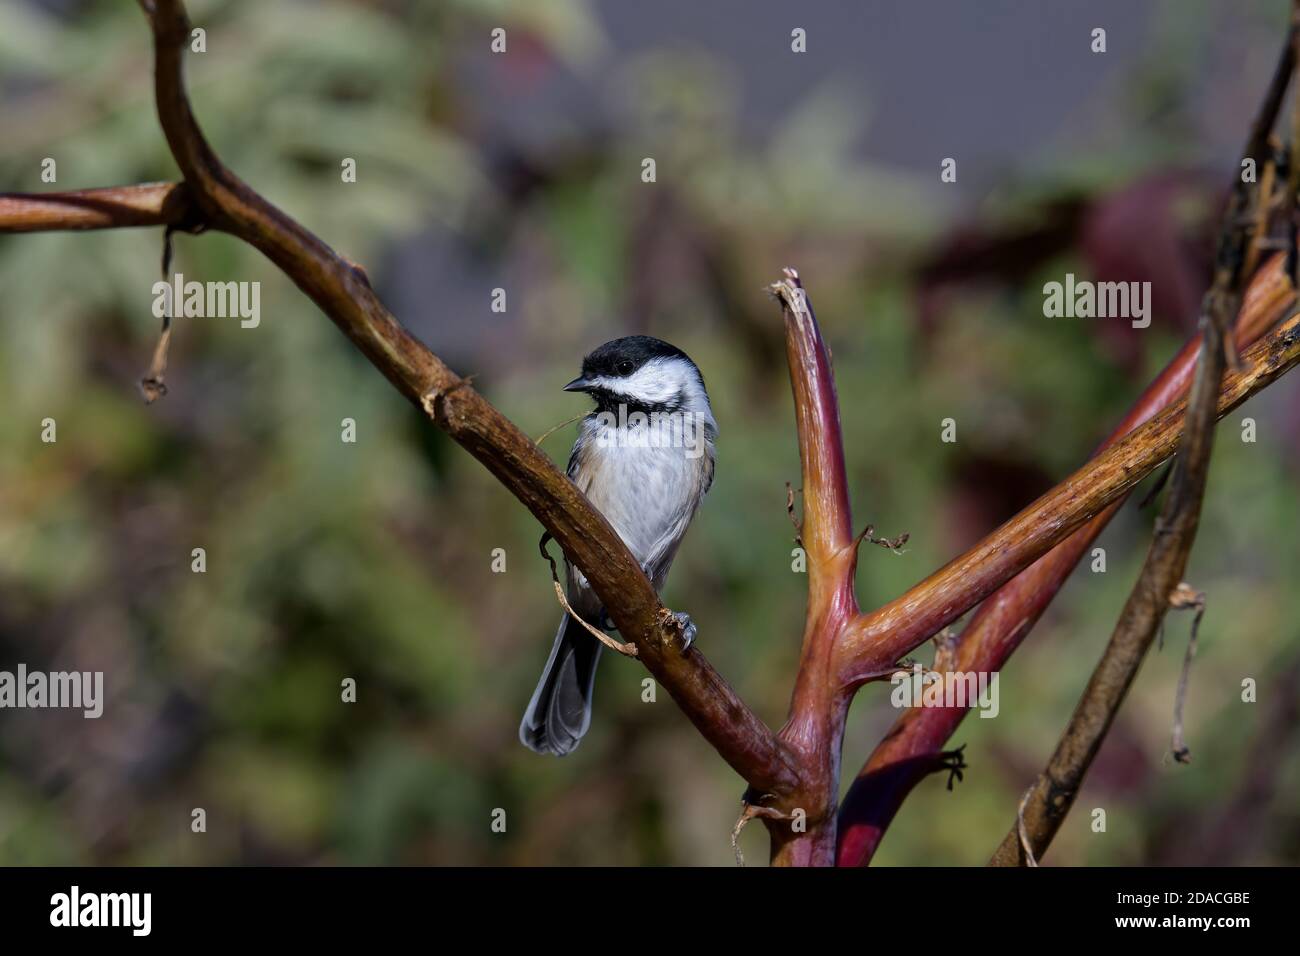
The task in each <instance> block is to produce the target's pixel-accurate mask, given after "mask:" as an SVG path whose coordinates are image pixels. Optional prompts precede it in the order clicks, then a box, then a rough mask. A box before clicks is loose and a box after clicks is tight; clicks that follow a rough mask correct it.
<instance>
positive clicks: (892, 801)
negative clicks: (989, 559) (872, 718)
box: [837, 254, 1295, 866]
mask: <svg viewBox="0 0 1300 956" xmlns="http://www.w3.org/2000/svg"><path fill="white" fill-rule="evenodd" d="M1285 258H1286V257H1285V256H1283V255H1280V254H1279V255H1274V256H1272V257H1271V258H1270V259H1269V260H1268V262H1266V263H1265V265H1264V267H1263V268H1262V269H1261V270H1260V271H1259V273H1258V274H1257V275H1256V276H1255V278H1254V280H1253V281H1252V282H1251V285H1250V289H1249V290H1248V292H1247V294H1246V297H1245V301H1244V304H1243V306H1242V310H1241V314H1240V316H1239V317H1238V319H1237V345H1238V348H1240V349H1244V348H1247V347H1249V346H1250V345H1251V344H1252V343H1253V342H1255V341H1256V340H1257V339H1258V338H1259V337H1260V336H1261V335H1263V334H1264V333H1265V332H1266V331H1267V330H1268V329H1270V328H1272V327H1273V326H1274V325H1275V324H1276V323H1277V322H1278V320H1279V319H1281V318H1282V316H1283V314H1284V313H1285V310H1286V309H1287V307H1288V306H1289V305H1290V304H1291V303H1292V302H1293V301H1294V300H1295V290H1294V289H1293V288H1292V287H1291V283H1290V280H1289V279H1288V278H1287V276H1286V271H1285ZM1200 345H1201V339H1200V336H1199V335H1197V336H1196V337H1195V338H1193V339H1192V340H1191V341H1189V342H1188V343H1187V345H1185V346H1184V347H1183V349H1182V350H1181V351H1180V352H1179V353H1178V355H1176V356H1175V357H1174V359H1173V360H1172V361H1171V362H1170V363H1169V365H1168V366H1166V367H1165V369H1164V371H1163V372H1161V374H1160V375H1159V376H1158V377H1157V378H1156V379H1155V381H1153V382H1152V383H1151V385H1150V386H1149V387H1148V388H1147V389H1146V391H1145V392H1143V394H1142V395H1141V396H1140V397H1139V398H1138V400H1137V402H1135V403H1134V405H1133V408H1132V409H1131V410H1130V412H1129V413H1128V415H1127V416H1126V417H1125V418H1124V420H1123V421H1122V422H1121V423H1120V425H1119V426H1118V427H1117V428H1116V429H1115V431H1114V432H1113V433H1112V434H1111V435H1110V436H1109V437H1108V438H1107V439H1106V440H1105V441H1104V442H1102V444H1101V445H1100V446H1099V447H1098V449H1097V450H1098V451H1100V450H1102V449H1104V448H1107V447H1109V446H1110V445H1113V444H1114V443H1115V442H1116V441H1118V440H1119V439H1120V438H1122V437H1123V436H1124V435H1125V434H1127V433H1128V432H1130V431H1132V430H1133V429H1134V428H1136V427H1137V426H1138V425H1140V424H1142V423H1143V422H1144V421H1146V420H1148V419H1149V418H1150V417H1151V416H1152V415H1154V414H1155V413H1156V412H1158V411H1160V410H1161V409H1163V408H1164V407H1165V406H1167V405H1168V404H1169V403H1170V402H1172V401H1174V400H1176V399H1178V398H1180V397H1181V396H1182V395H1183V394H1184V393H1185V392H1186V391H1187V388H1188V386H1189V385H1190V384H1191V380H1192V374H1193V372H1194V370H1195V367H1196V357H1197V355H1198V353H1199V351H1200ZM1127 497H1128V495H1127V493H1126V494H1125V495H1123V496H1121V497H1120V498H1119V499H1117V500H1116V501H1115V502H1114V503H1112V504H1111V505H1109V506H1108V507H1107V508H1106V509H1105V510H1104V511H1102V512H1101V513H1100V514H1098V515H1097V516H1096V517H1094V518H1092V519H1091V520H1090V521H1089V522H1088V523H1087V524H1086V525H1084V526H1083V527H1082V528H1080V529H1079V530H1078V531H1076V532H1075V533H1074V534H1073V535H1071V536H1070V537H1069V538H1068V539H1066V540H1065V541H1063V542H1062V543H1061V544H1059V545H1057V546H1056V547H1055V548H1054V549H1052V551H1050V552H1049V553H1048V554H1046V555H1044V556H1043V557H1042V558H1040V559H1039V560H1038V561H1037V562H1035V563H1034V564H1033V565H1032V566H1031V567H1029V568H1028V569H1026V570H1025V571H1023V572H1021V573H1020V574H1019V575H1017V576H1016V577H1015V578H1013V579H1012V580H1011V581H1009V582H1008V583H1007V584H1005V585H1004V586H1003V587H1002V588H1001V589H999V590H998V591H997V593H995V594H994V595H992V596H991V597H990V598H989V599H988V600H986V601H984V603H983V604H981V605H980V607H979V610H978V611H977V612H976V614H975V616H974V617H973V618H972V619H971V621H970V623H969V624H968V625H967V626H966V627H965V628H964V629H963V630H962V632H961V635H960V637H959V638H958V639H957V641H956V643H955V645H954V646H953V657H952V663H951V665H950V666H949V667H948V668H947V669H948V670H951V671H954V672H962V673H992V672H995V671H999V670H1001V669H1002V666H1003V664H1005V663H1006V661H1007V659H1008V658H1009V657H1010V656H1011V654H1012V653H1013V652H1014V651H1015V650H1016V648H1017V647H1019V646H1020V644H1021V642H1022V641H1023V640H1024V639H1025V637H1026V636H1027V635H1028V634H1029V632H1030V631H1031V630H1032V629H1033V626H1034V624H1035V623H1037V621H1038V619H1039V618H1040V617H1041V616H1042V614H1043V612H1044V611H1045V610H1046V609H1047V607H1048V605H1049V604H1050V603H1051V601H1052V599H1053V598H1054V597H1055V596H1056V594H1057V592H1058V591H1059V590H1060V589H1061V587H1062V585H1064V583H1065V581H1066V580H1067V579H1068V578H1069V576H1070V574H1071V573H1072V572H1073V571H1074V569H1075V567H1076V565H1077V564H1078V563H1079V560H1080V559H1081V558H1082V557H1083V556H1084V554H1086V553H1087V551H1088V549H1089V547H1091V545H1092V543H1093V542H1094V541H1095V540H1096V539H1097V537H1098V536H1099V535H1100V534H1101V532H1102V531H1103V530H1104V529H1105V527H1106V525H1107V524H1109V523H1110V520H1111V518H1113V517H1114V516H1115V514H1116V513H1117V512H1118V510H1119V509H1120V507H1122V505H1123V503H1124V501H1125V500H1127ZM968 712H969V708H966V707H917V708H909V709H907V710H905V711H903V712H902V714H901V715H900V716H899V718H898V719H897V720H896V721H895V722H894V726H893V727H892V728H891V729H890V730H889V732H888V733H886V734H885V736H884V739H883V740H882V741H881V742H880V744H879V745H877V747H876V749H875V751H873V752H872V754H871V757H870V758H869V759H868V760H867V762H866V763H865V764H864V766H863V767H862V770H861V771H860V772H859V773H858V777H857V779H856V780H855V781H854V782H853V785H852V786H851V787H850V788H849V792H848V794H847V795H846V796H845V798H844V803H843V806H842V807H841V809H840V819H839V848H838V851H837V862H838V865H840V866H864V865H866V864H867V863H868V862H869V861H870V859H871V857H872V855H873V854H874V853H875V851H876V848H877V847H878V846H879V844H880V840H881V838H882V837H883V836H884V833H885V830H886V828H888V826H889V824H890V822H891V821H892V820H893V818H894V814H895V813H897V812H898V809H899V807H900V806H902V803H903V801H904V800H905V799H906V798H907V796H908V794H909V793H911V791H912V789H913V788H914V787H915V786H916V785H917V784H918V783H920V782H921V781H922V780H923V779H925V778H926V777H927V776H929V775H930V774H931V773H934V772H935V771H936V770H938V769H942V761H941V756H942V751H943V746H944V744H945V743H946V741H947V740H948V739H949V738H950V737H951V736H952V734H953V733H954V732H955V731H956V729H957V726H958V725H959V724H960V723H961V721H962V719H963V718H964V717H965V716H966V714H967V713H968Z"/></svg>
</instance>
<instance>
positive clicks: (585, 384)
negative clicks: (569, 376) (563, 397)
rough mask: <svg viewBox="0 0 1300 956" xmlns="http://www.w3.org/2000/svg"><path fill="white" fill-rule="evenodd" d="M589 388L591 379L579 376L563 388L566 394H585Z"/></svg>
mask: <svg viewBox="0 0 1300 956" xmlns="http://www.w3.org/2000/svg"><path fill="white" fill-rule="evenodd" d="M589 388H591V379H589V378H586V377H585V376H582V375H579V376H578V377H577V378H575V379H574V380H573V381H572V382H570V383H569V384H568V385H566V386H564V390H565V391H566V392H585V391H587V389H589Z"/></svg>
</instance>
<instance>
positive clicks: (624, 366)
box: [616, 359, 636, 375]
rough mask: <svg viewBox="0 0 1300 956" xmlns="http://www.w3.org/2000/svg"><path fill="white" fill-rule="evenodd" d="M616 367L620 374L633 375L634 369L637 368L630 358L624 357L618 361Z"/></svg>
mask: <svg viewBox="0 0 1300 956" xmlns="http://www.w3.org/2000/svg"><path fill="white" fill-rule="evenodd" d="M616 368H617V369H618V374H619V375H631V374H632V369H634V368H636V366H635V365H633V364H632V362H631V361H630V360H629V359H623V361H621V362H619V363H618V365H617V366H616Z"/></svg>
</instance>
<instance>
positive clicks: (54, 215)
mask: <svg viewBox="0 0 1300 956" xmlns="http://www.w3.org/2000/svg"><path fill="white" fill-rule="evenodd" d="M196 214H197V210H196V209H195V208H194V206H193V204H192V202H191V200H190V196H189V192H188V190H187V189H186V188H185V185H184V184H183V183H145V184H143V185H140V186H112V187H109V188H107V189H81V190H77V191H75V192H63V193H45V194H43V195H39V196H24V195H21V194H18V193H0V232H42V231H45V230H50V229H121V228H126V227H130V226H172V227H174V228H177V229H186V228H187V227H188V226H189V225H191V224H192V223H194V222H195V220H196Z"/></svg>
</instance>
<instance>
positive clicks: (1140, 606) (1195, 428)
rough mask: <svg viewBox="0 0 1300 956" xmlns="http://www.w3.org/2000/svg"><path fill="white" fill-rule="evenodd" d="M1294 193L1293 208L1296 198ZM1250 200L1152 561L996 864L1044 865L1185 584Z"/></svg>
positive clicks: (1231, 218)
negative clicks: (1042, 861) (1041, 860)
mask: <svg viewBox="0 0 1300 956" xmlns="http://www.w3.org/2000/svg"><path fill="white" fill-rule="evenodd" d="M1298 20H1300V2H1297V4H1296V5H1295V7H1294V8H1293V11H1292V26H1291V29H1290V30H1289V31H1288V33H1287V37H1286V40H1285V42H1284V43H1283V49H1282V54H1281V56H1280V57H1279V60H1278V65H1277V69H1276V70H1275V71H1274V76H1273V81H1272V83H1271V84H1270V86H1269V90H1268V93H1267V94H1266V95H1265V98H1264V103H1263V105H1262V106H1261V108H1260V111H1259V114H1258V116H1257V117H1256V119H1255V122H1254V125H1253V126H1252V128H1251V134H1250V139H1249V141H1248V142H1247V144H1246V150H1245V155H1246V156H1254V155H1257V153H1258V151H1259V150H1261V149H1262V148H1263V147H1264V144H1265V142H1266V140H1267V137H1268V134H1269V132H1270V130H1271V129H1272V128H1273V126H1274V124H1275V123H1276V122H1277V114H1278V110H1279V109H1280V108H1281V103H1282V98H1283V95H1284V94H1285V92H1286V87H1287V86H1288V84H1289V83H1290V80H1291V75H1292V73H1293V72H1294V69H1295V62H1296V52H1295V46H1294V44H1295V41H1296V39H1297V35H1298V34H1297V29H1296V23H1297V21H1298ZM1297 145H1300V144H1297V143H1292V155H1293V156H1294V155H1295V147H1296V146H1297ZM1268 198H1269V197H1261V199H1260V201H1261V202H1267V201H1268ZM1289 198H1290V200H1291V204H1292V207H1294V202H1295V197H1294V195H1291V196H1289ZM1249 204H1250V190H1249V189H1248V187H1247V186H1246V185H1245V184H1243V183H1242V182H1241V181H1240V180H1238V182H1237V186H1236V188H1235V189H1234V191H1233V197H1232V201H1231V202H1230V203H1229V205H1228V209H1227V211H1226V213H1225V214H1224V225H1223V229H1222V234H1221V238H1220V242H1219V249H1218V255H1217V261H1216V266H1215V272H1214V281H1213V284H1212V285H1211V287H1210V291H1209V292H1207V293H1206V295H1205V302H1204V305H1203V309H1204V314H1203V315H1202V318H1201V328H1202V341H1201V351H1200V358H1199V359H1198V361H1197V366H1196V378H1195V380H1194V381H1193V382H1192V390H1191V396H1190V397H1189V398H1188V400H1187V414H1186V421H1185V423H1184V426H1183V439H1182V443H1181V447H1180V449H1179V455H1178V461H1177V463H1176V465H1175V468H1174V474H1173V479H1172V481H1171V482H1170V489H1169V494H1168V496H1167V497H1166V498H1165V503H1164V507H1163V508H1162V509H1161V512H1160V518H1159V519H1158V520H1157V522H1156V533H1155V537H1154V538H1153V539H1152V541H1151V547H1150V549H1149V550H1148V552H1147V558H1146V561H1145V563H1144V564H1143V566H1142V570H1141V572H1140V573H1139V575H1138V580H1137V583H1136V584H1135V585H1134V586H1133V590H1132V592H1131V593H1130V594H1129V597H1128V600H1127V601H1126V602H1125V604H1124V609H1123V611H1122V612H1121V613H1120V617H1119V621H1118V622H1117V623H1116V624H1115V630H1114V632H1113V633H1112V634H1111V638H1110V642H1109V643H1108V644H1107V646H1106V650H1105V652H1104V653H1103V654H1102V657H1101V660H1100V661H1099V662H1098V663H1097V667H1096V668H1095V669H1094V670H1093V672H1092V676H1091V678H1090V679H1089V680H1088V686H1087V687H1086V688H1085V689H1084V692H1083V696H1082V697H1081V698H1080V700H1079V703H1078V705H1077V706H1076V708H1075V711H1074V714H1073V716H1072V717H1071V718H1070V722H1069V723H1068V724H1067V725H1066V728H1065V730H1064V732H1063V733H1062V734H1061V739H1060V740H1059V741H1058V743H1057V745H1056V750H1055V751H1054V752H1053V754H1052V757H1051V759H1050V760H1049V761H1048V764H1047V767H1046V768H1045V769H1044V770H1043V772H1042V773H1041V774H1039V776H1038V779H1037V780H1036V781H1035V783H1034V785H1033V787H1032V788H1031V789H1030V791H1029V793H1028V794H1027V795H1026V797H1025V799H1024V800H1022V801H1021V805H1020V811H1019V812H1018V813H1017V821H1016V824H1015V825H1013V826H1012V828H1011V832H1009V833H1008V834H1007V835H1006V837H1005V838H1003V840H1002V843H1001V845H1000V846H999V847H998V848H997V850H996V851H995V852H994V854H993V858H992V859H991V860H990V861H989V863H990V865H992V866H1025V865H1030V866H1036V865H1037V859H1038V858H1039V857H1041V856H1042V855H1043V853H1044V852H1045V851H1046V849H1047V847H1048V846H1049V845H1050V844H1051V842H1052V838H1053V837H1054V836H1055V835H1056V831H1057V830H1058V829H1059V828H1060V825H1061V823H1062V821H1064V819H1065V816H1066V814H1068V813H1069V811H1070V808H1071V807H1072V806H1073V805H1074V800H1075V797H1076V796H1077V795H1078V792H1079V788H1080V787H1081V786H1082V784H1083V778H1084V776H1085V775H1086V774H1087V772H1088V768H1089V767H1091V766H1092V761H1093V759H1094V758H1095V757H1096V755H1097V751H1098V750H1100V748H1101V744H1102V741H1104V740H1105V739H1106V734H1107V732H1108V731H1109V730H1110V726H1111V723H1112V722H1113V721H1114V719H1115V715H1116V714H1117V713H1118V712H1119V708H1120V705H1121V704H1123V702H1124V697H1125V696H1126V695H1127V693H1128V689H1129V687H1130V686H1131V685H1132V683H1133V679H1134V678H1135V677H1136V676H1137V671H1138V667H1139V666H1140V665H1141V663H1142V659H1143V658H1144V657H1145V656H1146V652H1147V650H1148V648H1150V646H1151V643H1152V642H1153V641H1154V640H1155V636H1156V632H1157V631H1158V630H1159V628H1160V624H1161V622H1162V621H1163V620H1164V616H1165V613H1166V612H1167V611H1168V609H1169V606H1170V600H1171V597H1172V596H1173V594H1174V593H1175V590H1176V589H1177V588H1178V586H1179V583H1180V582H1181V581H1182V578H1183V572H1184V571H1185V570H1186V568H1187V560H1188V557H1189V556H1190V555H1191V550H1192V545H1193V543H1194V542H1195V540H1196V530H1197V527H1198V526H1199V524H1200V516H1201V506H1202V503H1203V502H1204V499H1205V484H1206V479H1207V476H1208V474H1209V468H1210V456H1211V453H1212V451H1213V448H1214V422H1215V417H1216V411H1217V405H1218V401H1217V399H1218V393H1219V390H1220V384H1221V382H1222V379H1223V373H1224V369H1225V368H1226V367H1227V364H1228V352H1227V343H1228V342H1229V341H1230V334H1231V324H1232V320H1233V319H1234V318H1235V317H1236V314H1237V307H1238V303H1239V301H1240V297H1241V287H1242V283H1243V269H1244V266H1245V263H1246V260H1247V257H1248V253H1249V250H1250V246H1251V241H1252V234H1251V228H1250V226H1251V219H1250V217H1249V216H1248V215H1247V212H1248V208H1249ZM1283 328H1284V329H1290V330H1291V331H1290V332H1286V333H1284V334H1285V335H1290V336H1292V337H1295V338H1300V331H1297V319H1296V318H1295V317H1293V318H1292V319H1291V320H1290V321H1288V322H1287V323H1286V325H1285V326H1284V327H1283ZM1274 338H1276V336H1274ZM1234 353H1235V350H1234Z"/></svg>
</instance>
